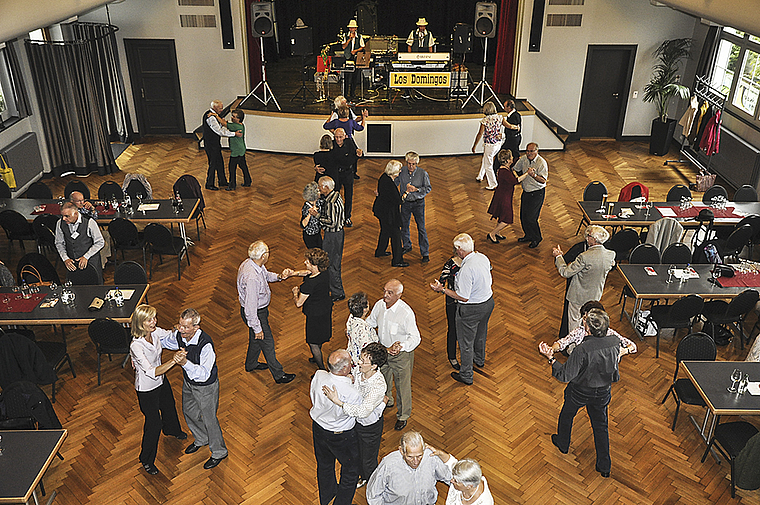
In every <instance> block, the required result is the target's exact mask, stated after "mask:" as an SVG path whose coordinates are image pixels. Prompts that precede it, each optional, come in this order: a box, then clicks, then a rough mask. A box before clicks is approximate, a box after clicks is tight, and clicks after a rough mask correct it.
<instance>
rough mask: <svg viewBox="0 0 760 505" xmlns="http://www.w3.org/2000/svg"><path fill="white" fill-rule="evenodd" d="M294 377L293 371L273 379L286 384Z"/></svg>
mask: <svg viewBox="0 0 760 505" xmlns="http://www.w3.org/2000/svg"><path fill="white" fill-rule="evenodd" d="M295 378H296V374H294V373H284V374H282V377H280V378H279V379H275V380H274V381H275V382H276V383H277V384H287V383H288V382H293V379H295ZM214 466H216V465H214Z"/></svg>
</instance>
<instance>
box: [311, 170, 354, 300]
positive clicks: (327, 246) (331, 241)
mask: <svg viewBox="0 0 760 505" xmlns="http://www.w3.org/2000/svg"><path fill="white" fill-rule="evenodd" d="M319 192H320V193H321V194H322V198H323V199H324V205H322V212H321V214H320V216H319V222H320V223H321V224H322V229H323V230H324V231H325V237H324V239H323V240H322V248H323V249H324V250H325V252H326V253H327V255H328V256H329V257H330V268H328V270H327V271H328V273H329V275H330V292H331V293H332V299H333V301H334V302H337V301H340V300H345V299H346V293H345V292H344V291H343V281H342V280H341V277H340V263H341V260H342V259H343V238H344V232H343V198H341V196H340V193H338V192H337V191H335V181H334V180H333V179H332V177H328V176H324V177H320V178H319ZM309 212H316V209H311V210H310V211H309ZM314 215H316V214H314Z"/></svg>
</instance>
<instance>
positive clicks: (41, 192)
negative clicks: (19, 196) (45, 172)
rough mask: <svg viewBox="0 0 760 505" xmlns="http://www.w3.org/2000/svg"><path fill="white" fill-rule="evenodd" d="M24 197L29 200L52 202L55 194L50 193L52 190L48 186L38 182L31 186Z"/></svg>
mask: <svg viewBox="0 0 760 505" xmlns="http://www.w3.org/2000/svg"><path fill="white" fill-rule="evenodd" d="M24 196H26V197H27V198H32V199H34V200H52V199H53V192H52V191H50V188H49V187H48V186H47V184H45V183H44V182H42V181H37V182H35V183H33V184H32V185H31V186H29V188H28V189H27V190H26V193H25V194H24Z"/></svg>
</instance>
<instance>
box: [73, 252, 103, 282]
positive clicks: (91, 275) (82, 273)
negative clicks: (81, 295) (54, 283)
mask: <svg viewBox="0 0 760 505" xmlns="http://www.w3.org/2000/svg"><path fill="white" fill-rule="evenodd" d="M96 258H97V259H99V258H98V256H97V255H96ZM66 280H68V281H71V283H72V284H73V285H75V286H97V285H99V284H102V282H101V280H100V274H99V273H98V271H97V269H96V268H95V267H94V266H92V264H89V265H87V266H86V267H85V268H83V269H81V270H80V269H78V268H77V269H76V270H67V271H66Z"/></svg>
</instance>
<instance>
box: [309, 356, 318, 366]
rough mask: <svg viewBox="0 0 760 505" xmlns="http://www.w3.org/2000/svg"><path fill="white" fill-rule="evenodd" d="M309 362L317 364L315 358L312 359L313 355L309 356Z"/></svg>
mask: <svg viewBox="0 0 760 505" xmlns="http://www.w3.org/2000/svg"><path fill="white" fill-rule="evenodd" d="M309 363H314V364H315V365H316V364H317V360H315V359H314V357H311V358H309Z"/></svg>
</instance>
